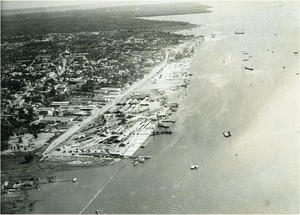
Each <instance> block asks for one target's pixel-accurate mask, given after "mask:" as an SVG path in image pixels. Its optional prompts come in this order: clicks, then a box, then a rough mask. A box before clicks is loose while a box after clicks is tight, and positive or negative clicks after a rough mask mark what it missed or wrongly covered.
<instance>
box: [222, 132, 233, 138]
mask: <svg viewBox="0 0 300 215" xmlns="http://www.w3.org/2000/svg"><path fill="white" fill-rule="evenodd" d="M223 135H224V137H230V136H231V133H230V131H224V132H223Z"/></svg>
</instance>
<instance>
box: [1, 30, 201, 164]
mask: <svg viewBox="0 0 300 215" xmlns="http://www.w3.org/2000/svg"><path fill="white" fill-rule="evenodd" d="M133 35H134V36H133ZM83 38H84V40H83ZM203 39H204V38H203V37H194V36H183V35H179V34H174V33H168V32H160V31H144V32H131V31H121V32H120V31H111V32H105V33H101V32H93V33H78V34H48V35H45V36H36V37H34V38H24V37H22V36H21V37H17V36H16V37H14V38H12V39H10V40H8V39H7V40H6V42H4V43H3V44H2V47H1V48H2V50H3V51H2V53H3V54H2V55H3V57H2V59H3V62H4V63H3V66H2V91H1V95H2V103H1V105H2V108H1V117H2V119H1V120H2V125H1V129H2V136H1V139H2V142H3V143H6V144H1V147H2V150H3V151H2V153H4V154H5V153H12V154H13V153H16V152H18V151H21V152H22V151H23V152H30V151H33V150H36V149H37V148H43V149H44V150H45V151H42V152H41V153H43V155H44V158H45V159H50V158H51V159H67V160H70V162H73V163H82V162H83V163H84V162H85V163H89V157H93V158H95V157H97V159H111V158H114V157H128V156H132V155H133V154H134V153H135V151H136V150H137V149H138V148H139V147H140V146H141V145H142V144H143V143H145V142H146V140H147V138H148V137H149V136H150V135H157V134H169V133H171V131H170V129H168V128H169V125H168V123H169V122H170V121H171V122H174V121H172V120H168V118H169V117H171V114H172V112H174V111H176V109H177V108H178V104H177V103H172V102H170V101H168V100H167V98H166V96H164V94H166V93H168V92H172V91H178V90H181V89H186V88H187V85H188V77H189V74H188V68H189V58H191V56H192V55H193V51H194V48H195V47H196V46H197V45H198V44H199V43H200V42H201V41H203ZM28 47H31V48H32V50H31V52H30V53H31V55H27V53H26V51H27V49H28ZM16 50H18V52H17V53H16ZM45 146H46V148H45Z"/></svg>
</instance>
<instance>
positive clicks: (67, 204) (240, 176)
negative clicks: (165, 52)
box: [29, 2, 300, 214]
mask: <svg viewBox="0 0 300 215" xmlns="http://www.w3.org/2000/svg"><path fill="white" fill-rule="evenodd" d="M207 4H209V5H213V6H214V7H213V8H212V9H211V10H212V13H208V14H192V15H191V14H190V15H180V16H165V17H154V18H151V19H156V20H170V21H172V20H174V21H187V22H191V23H195V24H200V25H201V26H200V27H198V28H195V29H193V30H187V31H183V32H181V33H189V34H195V35H204V36H205V42H204V43H202V44H201V45H200V46H199V47H198V48H197V50H196V52H195V55H194V57H193V59H192V61H191V68H190V71H191V73H193V76H192V77H191V81H190V85H189V90H188V95H187V96H186V97H185V98H184V100H183V102H182V103H181V104H180V107H179V110H178V111H177V113H176V114H177V115H178V120H177V122H176V124H175V126H174V128H173V131H174V133H173V134H172V135H162V136H156V137H151V139H150V142H149V144H148V145H147V147H146V148H144V149H140V151H139V152H138V153H142V154H144V155H151V156H152V159H150V160H147V161H146V162H145V163H144V164H140V165H137V166H133V165H132V164H131V163H130V162H127V163H126V164H125V166H124V168H122V169H121V170H120V171H119V172H118V173H117V174H116V175H115V177H114V178H112V179H111V181H110V183H109V184H108V185H107V186H105V188H104V189H103V190H102V191H101V192H100V194H99V195H97V196H96V197H95V199H94V200H93V201H92V202H91V204H89V205H88V207H87V208H86V209H85V210H84V211H83V213H92V214H94V213H95V211H96V210H99V212H100V213H119V214H120V213H136V214H139V213H299V132H300V124H299V98H300V97H299V56H298V55H297V53H296V54H294V52H299V19H298V11H299V5H298V3H292V2H283V4H282V5H281V4H280V3H278V2H260V3H255V2H240V3H234V2H231V3H229V2H223V3H222V2H219V3H207ZM235 31H244V32H245V34H235V33H234V32H235ZM211 34H215V37H214V38H212V37H211ZM245 59H248V60H245ZM243 60H245V61H243ZM244 66H247V67H250V68H253V69H254V70H253V71H250V70H245V69H244ZM297 73H298V74H297ZM225 130H230V131H231V133H232V136H231V137H230V138H225V137H224V136H223V134H222V133H223V131H225ZM125 162H126V160H122V161H119V162H115V163H113V164H110V165H108V166H105V167H98V168H87V169H80V170H75V171H67V172H58V173H56V176H57V178H58V179H70V178H74V177H77V178H78V180H77V182H76V183H67V182H66V183H54V184H46V185H42V186H41V187H40V188H39V190H34V191H30V192H29V196H30V198H32V199H33V200H39V201H37V202H36V203H35V204H34V208H33V212H32V213H38V214H45V213H51V214H53V213H60V214H63V213H73V214H79V213H80V212H81V211H82V210H83V209H84V208H85V206H86V205H87V204H88V203H89V202H90V201H91V199H92V198H93V197H94V196H95V195H96V194H97V192H98V191H99V190H100V189H101V188H102V187H103V186H104V185H105V184H106V183H107V181H108V180H109V179H110V178H111V176H112V175H114V174H115V172H116V171H117V170H118V169H119V168H120V167H121V166H122V165H123V164H124V163H125ZM191 164H198V165H199V169H198V170H195V171H191V170H190V165H191Z"/></svg>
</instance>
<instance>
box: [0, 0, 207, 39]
mask: <svg viewBox="0 0 300 215" xmlns="http://www.w3.org/2000/svg"><path fill="white" fill-rule="evenodd" d="M207 8H209V7H208V6H203V5H199V4H196V3H189V4H160V5H151V6H149V5H145V6H122V7H110V8H97V9H87V10H74V11H64V12H62V11H60V12H49V13H32V14H20V15H2V17H1V18H2V19H1V26H2V27H1V30H2V42H5V41H6V39H7V38H9V37H11V36H20V35H41V34H47V33H76V32H87V31H106V30H120V29H156V30H159V29H161V30H163V29H172V28H176V29H177V28H188V27H192V25H191V24H189V23H186V22H167V21H151V20H143V19H138V18H136V17H143V16H160V15H175V14H190V13H207V12H210V11H209V10H207Z"/></svg>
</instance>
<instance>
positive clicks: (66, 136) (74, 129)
mask: <svg viewBox="0 0 300 215" xmlns="http://www.w3.org/2000/svg"><path fill="white" fill-rule="evenodd" d="M183 45H184V44H183ZM183 45H181V46H179V47H178V48H177V49H179V48H180V47H182V46H183ZM174 50H176V49H174ZM168 58H169V51H166V57H165V60H164V61H163V62H162V63H161V64H160V65H158V66H156V67H155V68H153V70H152V71H151V73H149V74H148V75H147V76H146V77H144V78H143V79H142V80H141V81H139V82H136V83H135V84H133V85H132V86H130V87H129V88H128V89H127V90H126V91H125V92H123V93H122V94H120V95H119V96H117V97H116V98H115V99H114V100H113V101H111V102H110V103H108V104H107V105H105V106H104V107H102V108H101V109H100V108H98V107H96V108H95V109H93V111H92V114H91V115H90V116H89V117H87V118H85V119H84V120H83V121H82V122H81V123H80V124H76V125H73V126H72V127H71V128H69V129H68V130H67V131H66V132H65V133H63V134H62V135H60V136H59V137H58V138H57V139H55V140H54V141H53V142H52V143H51V144H50V145H49V146H48V148H47V149H46V150H45V151H44V153H43V156H46V155H48V154H49V153H50V152H52V151H53V150H54V149H55V148H56V147H57V146H59V145H60V144H62V143H63V142H65V141H66V140H67V139H69V138H70V137H71V136H72V135H73V134H75V133H76V132H78V131H79V130H81V129H83V128H84V127H85V126H87V125H88V124H90V123H91V122H93V120H95V119H96V118H97V117H98V116H100V115H101V114H103V113H105V112H106V111H107V110H109V109H110V108H111V107H113V106H114V105H116V104H117V103H118V102H119V101H120V100H121V99H123V98H124V97H126V96H128V95H129V94H130V93H132V92H133V91H134V90H135V89H137V88H138V87H140V86H142V85H143V84H144V83H145V82H146V81H148V80H149V79H150V78H152V77H154V76H155V75H157V74H158V73H159V72H160V71H161V70H162V68H164V67H165V66H166V65H167V61H168Z"/></svg>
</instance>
